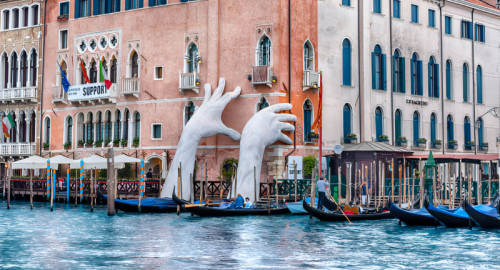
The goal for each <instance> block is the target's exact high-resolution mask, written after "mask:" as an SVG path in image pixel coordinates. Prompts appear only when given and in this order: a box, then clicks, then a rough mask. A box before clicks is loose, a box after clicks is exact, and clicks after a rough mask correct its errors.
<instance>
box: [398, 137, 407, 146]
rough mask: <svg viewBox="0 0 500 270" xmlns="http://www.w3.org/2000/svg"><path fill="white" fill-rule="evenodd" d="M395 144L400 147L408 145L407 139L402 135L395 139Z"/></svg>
mask: <svg viewBox="0 0 500 270" xmlns="http://www.w3.org/2000/svg"><path fill="white" fill-rule="evenodd" d="M396 145H398V146H401V147H406V146H407V145H408V140H407V139H406V137H404V136H400V137H399V138H398V140H397V141H396Z"/></svg>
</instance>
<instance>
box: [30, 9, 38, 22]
mask: <svg viewBox="0 0 500 270" xmlns="http://www.w3.org/2000/svg"><path fill="white" fill-rule="evenodd" d="M31 11H32V14H33V25H38V5H34V6H31Z"/></svg>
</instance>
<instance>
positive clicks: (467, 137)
mask: <svg viewBox="0 0 500 270" xmlns="http://www.w3.org/2000/svg"><path fill="white" fill-rule="evenodd" d="M470 130H471V126H470V119H469V117H468V116H466V117H465V118H464V144H465V149H466V150H471V148H470V146H469V145H471V144H472V139H471V132H470Z"/></svg>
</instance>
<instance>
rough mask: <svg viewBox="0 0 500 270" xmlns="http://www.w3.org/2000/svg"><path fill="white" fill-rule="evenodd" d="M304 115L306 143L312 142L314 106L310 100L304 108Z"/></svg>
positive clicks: (305, 103)
mask: <svg viewBox="0 0 500 270" xmlns="http://www.w3.org/2000/svg"><path fill="white" fill-rule="evenodd" d="M302 115H303V117H304V142H312V139H313V138H312V137H311V125H312V122H313V106H312V103H311V101H310V100H309V99H307V100H306V101H305V102H304V105H303V106H302Z"/></svg>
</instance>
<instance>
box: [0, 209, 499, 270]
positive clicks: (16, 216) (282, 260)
mask: <svg viewBox="0 0 500 270" xmlns="http://www.w3.org/2000/svg"><path fill="white" fill-rule="evenodd" d="M106 214H107V210H106V207H105V206H97V207H96V208H95V211H94V212H93V213H91V212H90V206H88V205H83V206H81V205H78V206H75V205H74V204H70V205H66V204H55V209H54V212H50V208H49V206H48V204H46V203H36V204H35V209H34V210H30V207H29V203H26V202H20V201H14V202H13V203H12V207H11V209H10V210H6V204H5V202H1V203H0V269H9V268H10V269H100V268H111V269H176V270H180V269H296V268H303V269H307V268H312V269H335V268H350V269H357V268H370V269H377V268H378V269H386V268H393V269H401V268H412V269H413V268H425V269H445V268H455V269H457V268H458V269H463V268H483V269H493V268H500V258H499V254H500V231H495V230H478V229H474V230H472V231H471V230H469V229H447V228H440V227H438V228H434V227H432V228H431V227H428V228H426V227H417V228H413V227H405V226H404V225H403V226H401V227H400V226H398V224H397V221H396V220H384V221H369V222H368V221H367V222H357V223H354V224H351V225H349V224H346V223H325V222H320V221H318V220H315V219H309V216H292V215H286V216H274V217H273V216H270V217H267V216H264V217H232V218H199V217H191V216H190V214H186V213H184V214H181V215H180V216H177V215H176V214H141V215H139V214H125V213H118V214H117V215H115V216H114V217H108V216H107V215H106Z"/></svg>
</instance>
